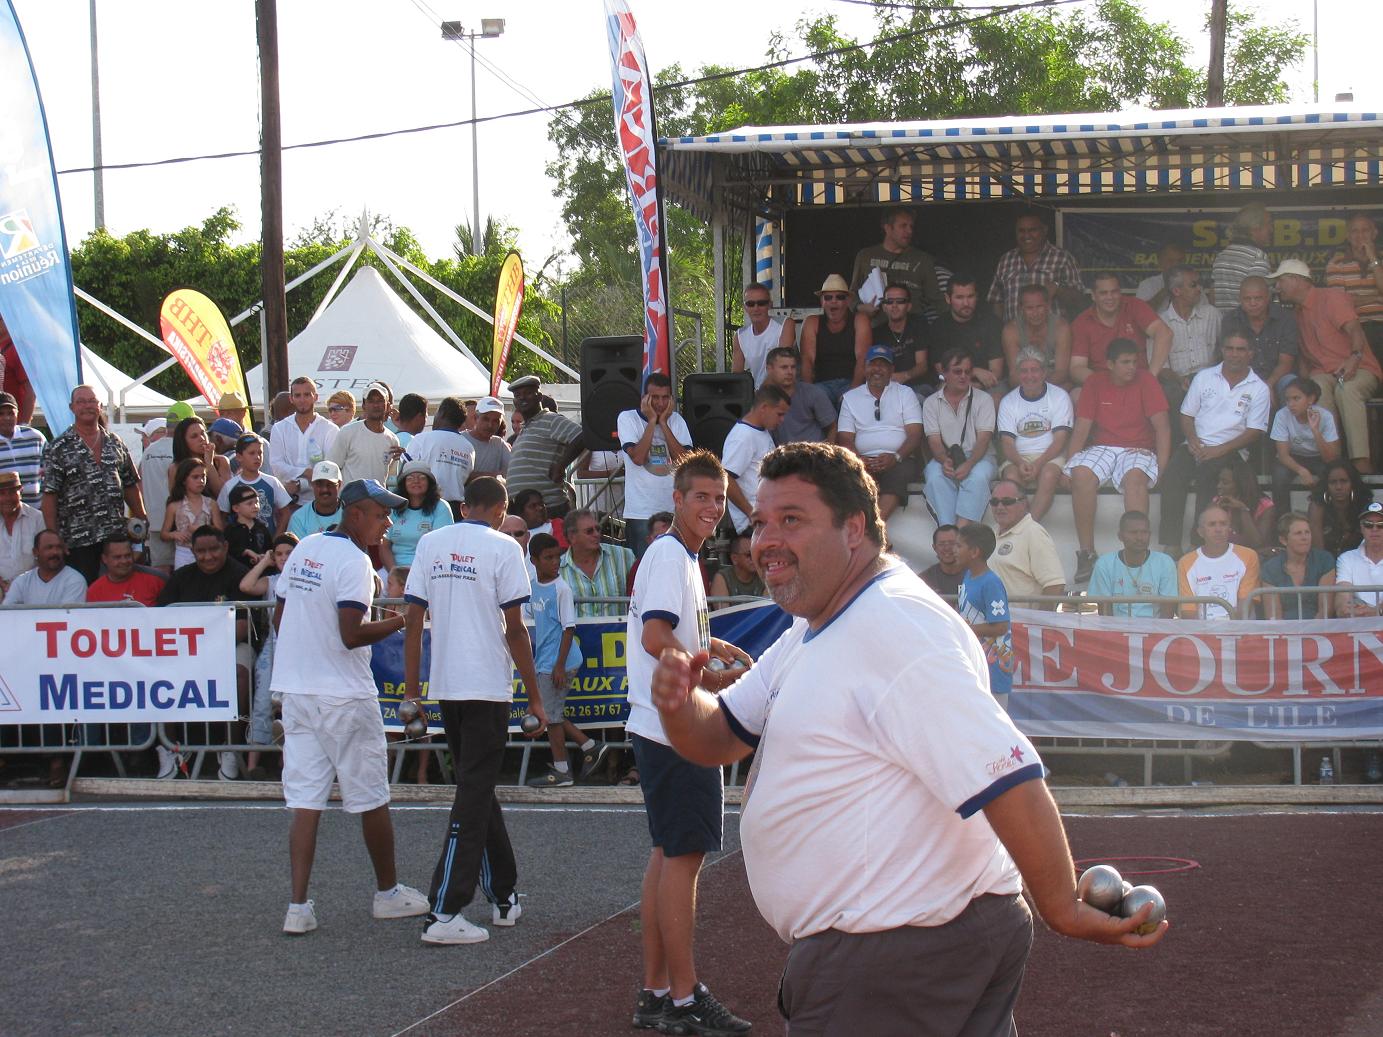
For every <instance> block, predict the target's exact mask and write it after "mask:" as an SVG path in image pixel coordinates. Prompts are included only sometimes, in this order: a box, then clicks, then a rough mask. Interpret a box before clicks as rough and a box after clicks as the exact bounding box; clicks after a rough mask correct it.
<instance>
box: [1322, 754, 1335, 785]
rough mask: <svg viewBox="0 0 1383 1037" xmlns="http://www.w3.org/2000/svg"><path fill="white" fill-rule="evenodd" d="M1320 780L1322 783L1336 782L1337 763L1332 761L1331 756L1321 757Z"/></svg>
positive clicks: (1331, 783)
mask: <svg viewBox="0 0 1383 1037" xmlns="http://www.w3.org/2000/svg"><path fill="white" fill-rule="evenodd" d="M1320 781H1321V784H1322V785H1334V784H1335V765H1334V764H1332V763H1331V762H1330V757H1329V756H1322V757H1321V772H1320Z"/></svg>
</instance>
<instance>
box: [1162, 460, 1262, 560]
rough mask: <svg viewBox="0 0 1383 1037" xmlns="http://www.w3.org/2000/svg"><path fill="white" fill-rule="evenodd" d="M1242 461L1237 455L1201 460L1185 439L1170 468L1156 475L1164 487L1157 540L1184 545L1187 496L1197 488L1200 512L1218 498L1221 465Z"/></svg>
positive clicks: (1197, 501) (1168, 464)
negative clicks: (1216, 495)
mask: <svg viewBox="0 0 1383 1037" xmlns="http://www.w3.org/2000/svg"><path fill="white" fill-rule="evenodd" d="M1241 463H1242V462H1240V461H1239V458H1238V457H1237V456H1232V457H1217V458H1215V459H1214V460H1213V461H1205V462H1200V461H1197V460H1196V459H1195V458H1194V457H1192V456H1191V451H1189V450H1187V449H1186V444H1185V443H1183V444H1181V445H1180V446H1178V447H1176V448H1175V449H1174V450H1173V451H1172V456H1171V459H1170V460H1169V461H1168V462H1167V470H1166V471H1165V472H1163V473H1162V474H1161V475H1159V476H1158V479H1157V486H1158V489H1159V490H1161V491H1162V521H1161V523H1160V524H1159V526H1158V539H1157V542H1158V543H1159V544H1166V545H1168V546H1171V547H1177V548H1180V547H1185V546H1186V544H1185V542H1184V541H1183V540H1182V532H1183V530H1184V529H1185V526H1186V498H1187V497H1189V496H1190V495H1191V492H1192V490H1193V489H1194V491H1195V494H1196V514H1197V515H1199V514H1200V513H1201V510H1202V509H1204V508H1208V507H1209V506H1210V502H1211V501H1213V500H1214V499H1215V491H1216V489H1217V485H1216V484H1217V483H1218V482H1219V480H1220V469H1221V468H1223V467H1224V466H1225V465H1227V464H1241Z"/></svg>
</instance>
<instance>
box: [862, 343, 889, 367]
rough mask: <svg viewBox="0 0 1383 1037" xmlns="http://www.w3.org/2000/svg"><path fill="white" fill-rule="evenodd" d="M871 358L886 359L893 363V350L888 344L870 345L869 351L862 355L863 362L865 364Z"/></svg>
mask: <svg viewBox="0 0 1383 1037" xmlns="http://www.w3.org/2000/svg"><path fill="white" fill-rule="evenodd" d="M871 360H887V361H888V362H889V364H890V365H892V364H893V350H891V349H889V348H888V346H870V347H869V352H868V353H866V354H865V355H864V362H865V363H866V364H867V363H869V361H871Z"/></svg>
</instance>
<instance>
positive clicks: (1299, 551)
mask: <svg viewBox="0 0 1383 1037" xmlns="http://www.w3.org/2000/svg"><path fill="white" fill-rule="evenodd" d="M1277 536H1278V542H1279V543H1280V544H1281V545H1282V550H1281V551H1279V552H1278V553H1277V554H1275V555H1273V556H1272V557H1271V558H1269V559H1268V560H1267V561H1266V562H1264V563H1263V568H1262V573H1261V575H1262V580H1263V586H1265V587H1283V588H1286V589H1288V590H1290V589H1291V588H1293V587H1328V586H1330V585H1331V584H1333V583H1334V582H1335V556H1334V555H1332V554H1331V553H1330V552H1329V551H1322V550H1321V549H1320V548H1317V547H1312V546H1311V523H1310V522H1309V521H1307V518H1306V516H1305V515H1303V514H1301V513H1300V512H1296V511H1290V512H1288V513H1287V514H1285V515H1283V516H1282V517H1281V518H1280V519H1278V520H1277ZM1330 604H1331V603H1330V595H1329V594H1281V595H1278V594H1270V595H1266V596H1264V598H1263V612H1264V618H1265V619H1329V618H1330V614H1331V609H1330Z"/></svg>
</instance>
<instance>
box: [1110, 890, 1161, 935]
mask: <svg viewBox="0 0 1383 1037" xmlns="http://www.w3.org/2000/svg"><path fill="white" fill-rule="evenodd" d="M1144 904H1152V906H1153V909H1152V914H1150V915H1148V920H1147V921H1146V922H1144V923H1143V924H1142V925H1140V926H1139V927H1138V929H1137V932H1139V933H1143V934H1147V933H1153V932H1156V931H1157V926H1158V923H1160V922H1161V921H1162V920H1163V919H1164V918H1166V917H1167V903H1166V901H1164V900H1163V899H1162V894H1161V893H1159V892H1158V891H1157V890H1156V889H1155V888H1154V887H1152V886H1134V887H1133V888H1132V889H1131V890H1129V891H1128V893H1127V894H1126V895H1125V896H1124V899H1123V900H1122V901H1120V903H1119V914H1120V915H1122V916H1123V917H1124V918H1132V917H1133V916H1134V915H1136V914H1137V913H1138V912H1139V910H1140V909H1141V908H1142V907H1143V905H1144Z"/></svg>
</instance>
